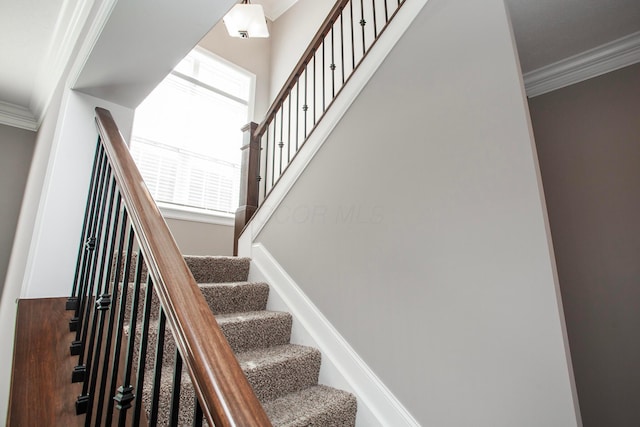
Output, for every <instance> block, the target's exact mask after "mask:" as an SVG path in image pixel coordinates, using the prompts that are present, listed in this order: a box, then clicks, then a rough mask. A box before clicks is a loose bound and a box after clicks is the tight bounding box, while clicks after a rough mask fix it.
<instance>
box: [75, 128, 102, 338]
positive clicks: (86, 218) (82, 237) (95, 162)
mask: <svg viewBox="0 0 640 427" xmlns="http://www.w3.org/2000/svg"><path fill="white" fill-rule="evenodd" d="M101 151H102V144H101V143H100V140H98V143H97V144H96V152H95V155H94V157H93V166H92V167H91V179H90V181H89V191H88V192H87V193H88V194H87V204H86V206H85V208H84V220H83V221H82V232H81V233H80V245H79V248H78V258H77V260H76V269H75V273H74V275H73V287H72V289H71V296H70V297H69V298H67V304H66V309H67V310H76V309H77V308H78V295H77V293H76V292H77V291H78V280H79V279H80V267H81V265H82V255H83V254H84V242H85V240H86V238H87V228H88V227H87V226H88V225H89V219H90V215H89V214H90V212H91V207H92V203H91V202H92V201H93V197H94V195H95V182H96V175H97V172H98V159H99V158H100V153H101ZM71 332H75V331H73V330H72V331H71Z"/></svg>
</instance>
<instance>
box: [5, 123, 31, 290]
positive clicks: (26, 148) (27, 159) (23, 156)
mask: <svg viewBox="0 0 640 427" xmlns="http://www.w3.org/2000/svg"><path fill="white" fill-rule="evenodd" d="M35 141H36V133H35V132H31V131H28V130H24V129H18V128H14V127H10V126H5V125H0V297H1V295H2V288H3V287H4V280H5V277H6V275H7V265H8V264H9V256H10V255H11V248H12V246H13V237H14V235H15V232H16V225H17V224H18V214H19V213H20V206H21V204H22V196H23V195H24V188H25V185H26V184H27V175H28V174H29V165H31V157H32V155H33V147H34V145H35Z"/></svg>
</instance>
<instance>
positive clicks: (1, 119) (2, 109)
mask: <svg viewBox="0 0 640 427" xmlns="http://www.w3.org/2000/svg"><path fill="white" fill-rule="evenodd" d="M0 124H3V125H7V126H13V127H17V128H21V129H26V130H32V131H36V130H38V121H37V120H36V118H35V116H34V115H33V113H32V112H31V111H29V109H28V108H26V107H23V106H21V105H16V104H10V103H8V102H4V101H0Z"/></svg>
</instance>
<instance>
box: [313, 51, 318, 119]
mask: <svg viewBox="0 0 640 427" xmlns="http://www.w3.org/2000/svg"><path fill="white" fill-rule="evenodd" d="M317 91H318V87H317V86H316V54H315V53H314V54H313V125H314V126H315V125H316V109H317V105H318V104H317V102H316V92H317Z"/></svg>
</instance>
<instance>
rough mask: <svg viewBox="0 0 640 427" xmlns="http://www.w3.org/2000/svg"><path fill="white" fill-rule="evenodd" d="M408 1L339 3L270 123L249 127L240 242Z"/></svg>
mask: <svg viewBox="0 0 640 427" xmlns="http://www.w3.org/2000/svg"><path fill="white" fill-rule="evenodd" d="M405 1H406V0H338V2H337V3H336V4H335V5H334V7H333V9H332V10H331V12H330V13H329V15H328V16H327V18H326V19H325V21H324V22H323V23H322V25H321V26H320V29H319V30H318V32H317V33H316V35H315V36H314V38H313V40H312V41H311V43H310V44H309V47H308V48H307V49H306V50H305V52H304V54H303V55H302V58H300V60H299V61H298V63H297V65H296V67H295V68H294V70H293V72H292V73H291V75H290V76H289V78H288V79H287V81H286V82H285V84H284V86H283V87H282V89H281V91H280V93H279V94H278V96H277V97H276V98H275V101H274V102H273V104H272V105H271V107H270V108H269V110H268V111H267V114H266V116H265V119H264V120H263V121H262V123H260V124H259V125H256V124H253V126H247V127H246V128H245V144H244V147H243V150H244V153H243V164H242V168H243V170H242V174H243V178H242V179H243V180H244V181H243V182H242V183H241V186H240V207H239V209H238V212H237V214H236V233H235V234H236V241H237V237H238V236H239V235H240V232H241V231H242V228H243V227H244V226H245V225H246V224H247V222H248V221H249V219H250V218H251V216H252V215H253V213H254V212H255V211H256V210H257V208H258V206H259V205H260V204H262V202H263V201H264V199H265V198H266V197H267V196H268V195H269V194H270V192H271V190H272V189H273V188H274V187H275V185H276V184H277V183H278V180H279V179H280V177H281V176H282V175H283V174H284V172H285V171H286V169H287V166H288V165H289V164H290V163H291V161H292V160H293V159H294V157H295V156H296V153H297V152H298V150H300V148H301V147H302V146H303V145H304V143H305V141H306V140H307V138H308V137H309V136H310V135H311V133H312V132H313V130H314V129H315V128H316V126H317V125H318V123H319V122H320V120H322V118H323V116H324V114H325V112H326V111H327V110H328V109H329V108H330V107H331V104H332V103H333V101H334V99H336V98H337V97H338V96H339V94H340V92H341V90H342V88H343V87H344V86H345V85H346V84H348V81H349V79H350V78H351V77H352V76H353V75H354V72H355V71H356V70H357V69H358V66H359V65H360V64H361V63H362V60H363V59H364V58H365V57H366V56H367V54H368V53H369V51H370V50H371V48H372V47H373V45H375V43H376V41H377V40H378V39H379V38H380V36H381V34H382V33H383V32H384V31H385V29H386V28H387V26H388V25H389V23H390V22H391V20H392V19H393V18H394V17H395V15H396V14H397V12H398V10H400V8H401V7H402V5H403V4H404V2H405ZM255 151H257V153H259V154H256V153H254V152H255ZM245 181H246V183H247V185H244V182H245Z"/></svg>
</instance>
